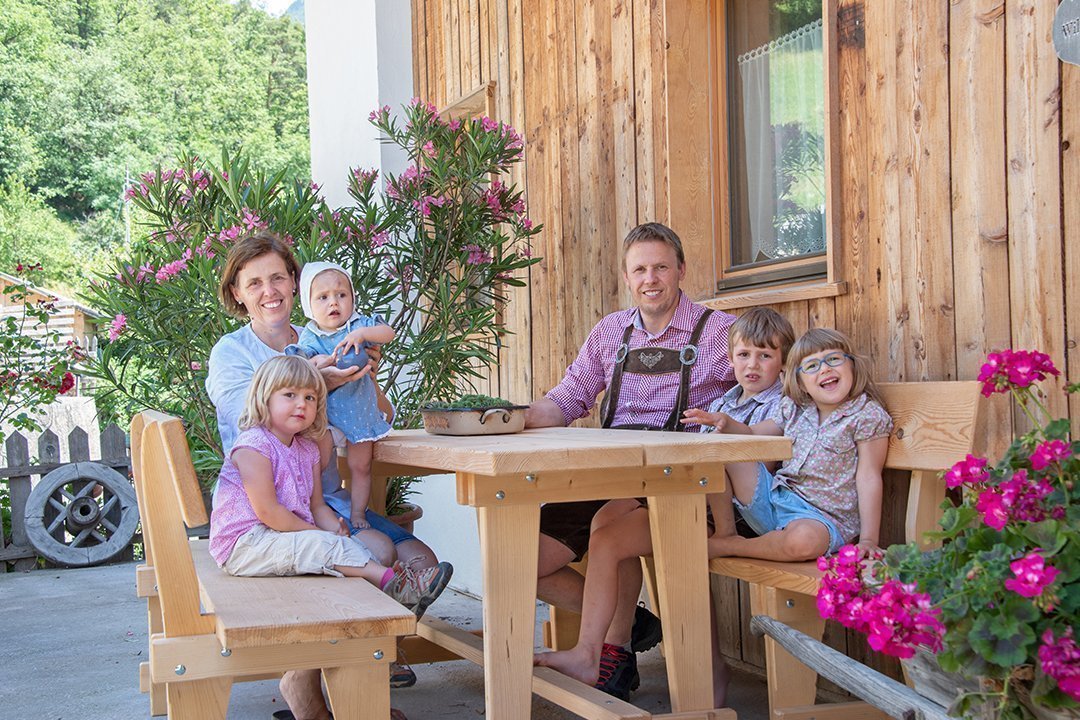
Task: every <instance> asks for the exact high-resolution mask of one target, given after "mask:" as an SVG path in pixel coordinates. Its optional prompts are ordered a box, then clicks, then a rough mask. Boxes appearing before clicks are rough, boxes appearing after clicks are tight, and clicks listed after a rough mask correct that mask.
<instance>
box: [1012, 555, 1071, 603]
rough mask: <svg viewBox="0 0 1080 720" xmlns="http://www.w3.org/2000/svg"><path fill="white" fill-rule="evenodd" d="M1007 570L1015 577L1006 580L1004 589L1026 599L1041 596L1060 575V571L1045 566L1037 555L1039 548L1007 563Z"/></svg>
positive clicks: (1042, 559) (1041, 557)
mask: <svg viewBox="0 0 1080 720" xmlns="http://www.w3.org/2000/svg"><path fill="white" fill-rule="evenodd" d="M1009 569H1011V570H1012V571H1013V574H1014V575H1016V577H1015V578H1009V579H1007V580H1006V581H1005V588H1006V589H1007V590H1012V591H1013V592H1014V593H1016V594H1018V595H1023V596H1024V597H1026V598H1034V597H1039V596H1040V595H1042V594H1043V591H1044V590H1045V589H1046V588H1047V586H1049V585H1051V584H1053V582H1054V579H1055V578H1056V577H1057V576H1058V575H1060V574H1061V571H1060V570H1058V569H1057V568H1055V567H1054V566H1052V565H1047V564H1046V560H1045V559H1044V558H1043V556H1042V555H1040V554H1039V548H1036V549H1035V550H1032V551H1031V552H1029V553H1028V554H1027V555H1025V556H1024V557H1022V558H1020V559H1019V560H1013V561H1012V562H1011V563H1009Z"/></svg>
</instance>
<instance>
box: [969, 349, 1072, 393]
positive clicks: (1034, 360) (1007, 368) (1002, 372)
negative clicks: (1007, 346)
mask: <svg viewBox="0 0 1080 720" xmlns="http://www.w3.org/2000/svg"><path fill="white" fill-rule="evenodd" d="M1060 374H1061V373H1060V372H1058V369H1057V368H1055V367H1054V363H1053V362H1052V361H1051V360H1050V356H1049V355H1047V354H1046V353H1041V352H1039V351H1037V350H1002V351H1001V352H998V353H990V354H989V355H987V356H986V364H984V365H983V366H982V369H981V370H980V371H979V381H980V382H981V383H982V384H983V389H982V393H983V395H985V396H986V397H990V396H991V395H993V394H994V393H1005V392H1009V390H1011V389H1012V388H1027V387H1031V386H1032V385H1034V384H1035V383H1036V382H1040V381H1042V380H1045V379H1046V376H1047V375H1052V376H1054V377H1057V376H1058V375H1060Z"/></svg>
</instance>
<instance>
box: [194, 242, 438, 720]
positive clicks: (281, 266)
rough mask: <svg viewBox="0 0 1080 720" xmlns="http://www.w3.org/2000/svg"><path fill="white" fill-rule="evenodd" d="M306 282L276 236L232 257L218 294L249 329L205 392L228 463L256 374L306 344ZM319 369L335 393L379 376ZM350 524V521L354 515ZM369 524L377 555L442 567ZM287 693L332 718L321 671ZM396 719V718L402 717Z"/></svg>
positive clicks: (227, 338)
mask: <svg viewBox="0 0 1080 720" xmlns="http://www.w3.org/2000/svg"><path fill="white" fill-rule="evenodd" d="M299 276H300V268H299V266H298V265H297V263H296V258H295V257H293V254H292V250H290V249H289V246H288V245H286V244H285V242H284V241H282V240H281V238H279V237H278V236H277V235H276V234H274V233H272V232H269V231H265V230H264V231H261V232H259V233H256V234H255V235H252V236H249V237H246V238H244V239H242V240H239V241H238V242H237V243H236V244H235V245H233V246H232V248H230V250H229V254H228V257H227V258H226V262H225V270H224V272H223V273H222V278H221V285H220V287H219V289H218V290H219V297H220V299H221V303H222V305H224V307H225V310H226V311H227V312H228V313H229V314H230V315H232V316H234V317H237V318H241V319H243V318H246V319H247V320H248V322H247V323H246V324H245V325H244V326H243V327H241V328H240V329H238V330H235V331H233V332H231V333H228V334H227V335H224V336H223V337H222V338H221V339H220V340H218V341H217V343H215V344H214V348H213V350H211V351H210V361H209V363H208V368H207V378H206V392H207V394H208V395H209V396H210V401H211V402H212V403H213V404H214V408H215V410H216V412H217V419H218V433H219V434H220V436H221V447H222V451H223V453H224V454H225V456H226V457H228V454H229V452H230V451H231V450H232V446H233V443H234V442H235V441H236V436H237V435H238V434H239V428H238V424H237V423H238V420H239V418H240V413H241V412H242V411H243V409H244V400H245V398H246V396H247V391H248V386H249V385H250V384H251V378H252V376H253V375H254V374H255V370H256V369H257V368H258V367H259V365H261V364H262V363H263V362H265V361H266V360H268V359H270V358H272V357H275V356H277V355H284V352H285V347H286V346H287V345H289V344H291V343H295V342H296V341H297V339H298V338H299V334H300V330H301V329H302V328H298V327H296V326H295V325H293V324H292V323H291V322H290V319H289V318H290V317H291V315H292V311H293V304H294V303H295V301H296V290H297V280H298V278H299ZM316 367H317V368H318V369H319V372H320V373H321V374H322V376H323V379H324V380H325V381H326V385H327V389H329V390H333V389H334V388H337V387H340V386H342V385H344V384H345V383H348V382H353V381H355V380H358V379H359V378H361V377H363V376H365V375H367V374H368V373H370V372H371V370H372V368H371V366H370V365H368V366H367V367H364V368H356V367H352V368H347V369H341V368H338V367H336V366H335V365H334V364H332V362H331V361H330V360H329V359H326V360H324V361H323V362H322V363H316ZM331 443H332V441H331V439H330V434H329V433H327V434H326V435H324V440H323V442H321V443H320V446H321V448H322V450H323V459H324V470H327V471H328V472H326V473H325V475H327V476H329V477H332V478H336V477H337V474H336V467H335V466H336V463H330V462H329V460H330V459H331V458H334V457H335V454H334V453H333V452H331V450H332V444H331ZM324 480H325V478H324ZM339 485H340V481H335V482H332V483H331V486H330V487H327V485H326V483H325V482H324V490H325V491H326V492H334V491H336V490H338V489H339V487H338V486H339ZM344 517H345V520H346V521H348V519H349V516H348V515H347V514H346V515H345V516H344ZM368 522H369V523H371V525H372V527H374V528H375V529H376V530H379V531H380V532H382V533H383V534H384V535H386V536H387V537H388V541H387V546H386V547H385V548H381V549H376V548H372V549H373V550H374V551H375V552H376V553H377V554H378V552H379V550H382V551H383V552H384V553H386V554H387V555H391V556H392V555H393V553H394V551H396V554H397V559H398V560H400V561H401V562H403V563H406V564H412V565H413V566H414V567H416V568H418V569H422V568H426V567H430V566H432V565H434V564H437V562H438V560H437V558H436V557H435V553H434V551H432V550H431V548H429V547H428V546H427V545H426V544H424V543H423V542H421V541H420V540H418V539H417V538H416V537H415V536H413V535H411V534H409V533H406V532H405V531H404V530H402V529H401V528H399V527H398V526H397V525H395V524H394V523H392V522H390V521H389V520H387V519H385V518H383V517H381V516H378V515H374V513H370V512H369V514H368ZM391 543H392V546H391ZM391 675H392V680H391V686H393V687H406V686H408V685H412V684H413V683H414V682H416V676H415V674H413V672H412V670H411V669H410V668H409V667H408V666H407V665H401V666H397V665H394V666H392V668H391ZM281 694H282V696H283V697H284V699H285V701H286V702H287V703H288V704H289V707H290V708H291V709H292V711H293V713H295V715H296V717H297V718H303V719H304V720H307V719H308V718H317V719H321V718H328V717H329V710H328V709H327V708H326V704H325V702H324V701H323V696H322V691H321V689H320V686H319V673H318V671H317V670H312V671H303V672H301V671H297V672H292V673H287V674H286V675H285V676H284V677H283V678H282V680H281ZM394 713H397V711H394ZM394 713H392V715H393V716H395V717H403V716H401V715H400V714H396V715H394Z"/></svg>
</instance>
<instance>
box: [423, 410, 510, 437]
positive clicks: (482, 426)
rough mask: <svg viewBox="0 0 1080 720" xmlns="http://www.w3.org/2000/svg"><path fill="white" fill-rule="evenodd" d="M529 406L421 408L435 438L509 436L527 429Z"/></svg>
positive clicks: (429, 430)
mask: <svg viewBox="0 0 1080 720" xmlns="http://www.w3.org/2000/svg"><path fill="white" fill-rule="evenodd" d="M527 409H528V406H526V405H510V406H507V407H495V408H477V407H465V408H421V409H420V413H421V415H423V417H424V429H425V430H427V431H428V432H429V433H431V434H432V435H506V434H509V433H516V432H521V431H522V430H523V429H524V428H525V411H526V410H527Z"/></svg>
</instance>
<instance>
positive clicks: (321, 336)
mask: <svg viewBox="0 0 1080 720" xmlns="http://www.w3.org/2000/svg"><path fill="white" fill-rule="evenodd" d="M385 324H386V321H385V320H383V319H382V318H381V317H379V316H378V315H376V316H375V317H373V318H371V317H367V316H366V315H360V314H358V313H353V316H352V317H351V318H349V320H348V322H346V323H345V324H344V325H342V326H341V327H340V328H338V329H337V330H336V331H335V332H334V333H332V334H330V333H325V332H323V331H322V330H320V329H319V326H318V325H316V324H315V323H314V322H310V323H308V325H307V327H305V328H304V331H303V332H302V333H300V340H299V342H298V343H297V344H295V345H289V346H288V347H287V348H285V354H286V355H300V356H302V357H308V358H311V357H314V356H315V355H330V354H331V353H333V352H334V348H335V347H337V345H338V343H340V342H341V341H342V340H344V339H345V336H346V335H348V334H349V333H350V332H352V331H353V330H355V329H356V328H359V327H373V326H375V325H385ZM372 344H373V343H364V347H365V348H367V347H370V346H371V345H372ZM367 363H368V355H367V353H366V352H364V351H363V350H361V351H360V352H353V351H352V350H350V351H349V352H348V353H347V354H346V355H344V356H343V357H342V358H340V359H339V360H338V361H337V366H338V367H339V368H342V369H346V368H351V367H363V366H365V365H367ZM326 415H327V418H328V419H329V420H330V424H331V425H333V426H334V427H336V428H337V429H338V430H340V431H341V432H342V433H344V435H345V437H346V439H348V441H349V442H353V443H356V442H365V441H368V440H378V439H379V438H381V437H383V436H385V435H386V434H388V433H389V432H390V424H389V423H387V422H386V418H384V417H383V414H382V413H381V412H380V411H379V404H378V401H377V399H376V396H375V381H374V380H373V379H372V378H371V376H370V375H369V376H367V377H362V378H360V379H359V380H357V381H355V382H351V383H346V384H344V385H342V386H341V387H339V388H337V389H336V390H333V391H331V392H330V395H329V396H328V397H327V399H326Z"/></svg>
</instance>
